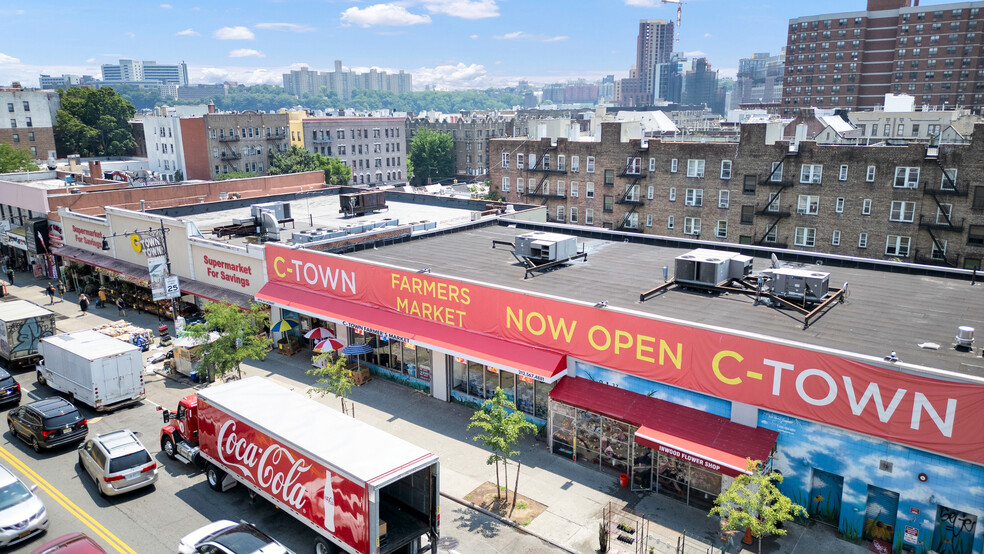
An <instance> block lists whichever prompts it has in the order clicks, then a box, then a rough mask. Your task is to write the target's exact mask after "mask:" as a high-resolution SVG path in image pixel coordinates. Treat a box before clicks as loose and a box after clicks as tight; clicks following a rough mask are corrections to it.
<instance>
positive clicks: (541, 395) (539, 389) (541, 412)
mask: <svg viewBox="0 0 984 554" xmlns="http://www.w3.org/2000/svg"><path fill="white" fill-rule="evenodd" d="M533 390H534V391H535V393H536V394H535V396H536V404H535V406H534V411H533V416H534V417H538V418H540V419H547V399H548V398H550V397H549V394H550V391H551V390H553V383H550V384H547V383H540V382H537V383H536V384H535V385H534V387H533Z"/></svg>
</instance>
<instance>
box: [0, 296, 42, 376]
mask: <svg viewBox="0 0 984 554" xmlns="http://www.w3.org/2000/svg"><path fill="white" fill-rule="evenodd" d="M54 334H55V313H54V312H52V311H51V310H47V309H45V308H42V307H41V306H38V305H37V304H35V303H34V302H30V301H28V300H11V301H9V302H0V361H2V362H3V363H4V365H5V366H6V367H8V368H11V369H14V368H20V367H29V366H33V365H34V364H36V363H37V361H38V359H39V358H40V357H41V354H40V353H39V352H38V344H39V343H40V341H41V339H42V338H44V337H50V336H51V335H54Z"/></svg>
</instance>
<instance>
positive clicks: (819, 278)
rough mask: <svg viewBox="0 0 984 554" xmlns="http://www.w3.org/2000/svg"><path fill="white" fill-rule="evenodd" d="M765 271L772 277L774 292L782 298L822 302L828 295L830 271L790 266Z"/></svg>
mask: <svg viewBox="0 0 984 554" xmlns="http://www.w3.org/2000/svg"><path fill="white" fill-rule="evenodd" d="M763 273H764V274H765V275H767V276H768V277H769V278H771V279H772V294H774V295H776V296H778V297H780V298H792V299H800V300H802V299H804V298H805V299H806V300H808V301H811V302H820V301H822V300H823V298H824V297H825V296H827V288H828V286H829V284H830V274H829V273H823V272H820V271H810V270H807V269H790V268H780V269H767V270H765V271H764V272H763Z"/></svg>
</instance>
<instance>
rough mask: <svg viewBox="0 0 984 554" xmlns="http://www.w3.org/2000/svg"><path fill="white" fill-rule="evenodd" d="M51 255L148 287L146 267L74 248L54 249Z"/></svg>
mask: <svg viewBox="0 0 984 554" xmlns="http://www.w3.org/2000/svg"><path fill="white" fill-rule="evenodd" d="M52 253H54V254H57V255H59V256H61V257H63V258H69V259H72V260H75V261H78V262H82V263H84V264H88V265H91V266H94V267H100V268H102V269H105V270H108V271H112V272H113V273H119V274H120V275H124V276H126V277H127V280H128V281H130V282H132V283H136V284H138V285H141V286H144V287H149V286H150V274H149V273H148V271H147V266H146V265H144V266H140V265H137V264H134V263H130V262H126V261H123V260H117V259H116V258H114V257H112V256H106V255H104V254H97V253H96V252H90V251H88V250H83V249H81V248H76V247H74V246H62V247H60V248H55V249H52Z"/></svg>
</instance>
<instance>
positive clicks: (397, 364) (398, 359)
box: [386, 340, 407, 373]
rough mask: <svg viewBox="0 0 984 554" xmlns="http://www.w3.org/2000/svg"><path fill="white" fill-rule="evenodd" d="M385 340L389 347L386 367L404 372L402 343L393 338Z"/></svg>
mask: <svg viewBox="0 0 984 554" xmlns="http://www.w3.org/2000/svg"><path fill="white" fill-rule="evenodd" d="M386 342H387V344H389V349H390V363H389V365H388V366H387V367H389V368H390V369H392V370H394V371H398V372H400V373H406V372H407V370H406V367H404V365H403V343H402V342H397V341H393V340H391V341H386Z"/></svg>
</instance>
